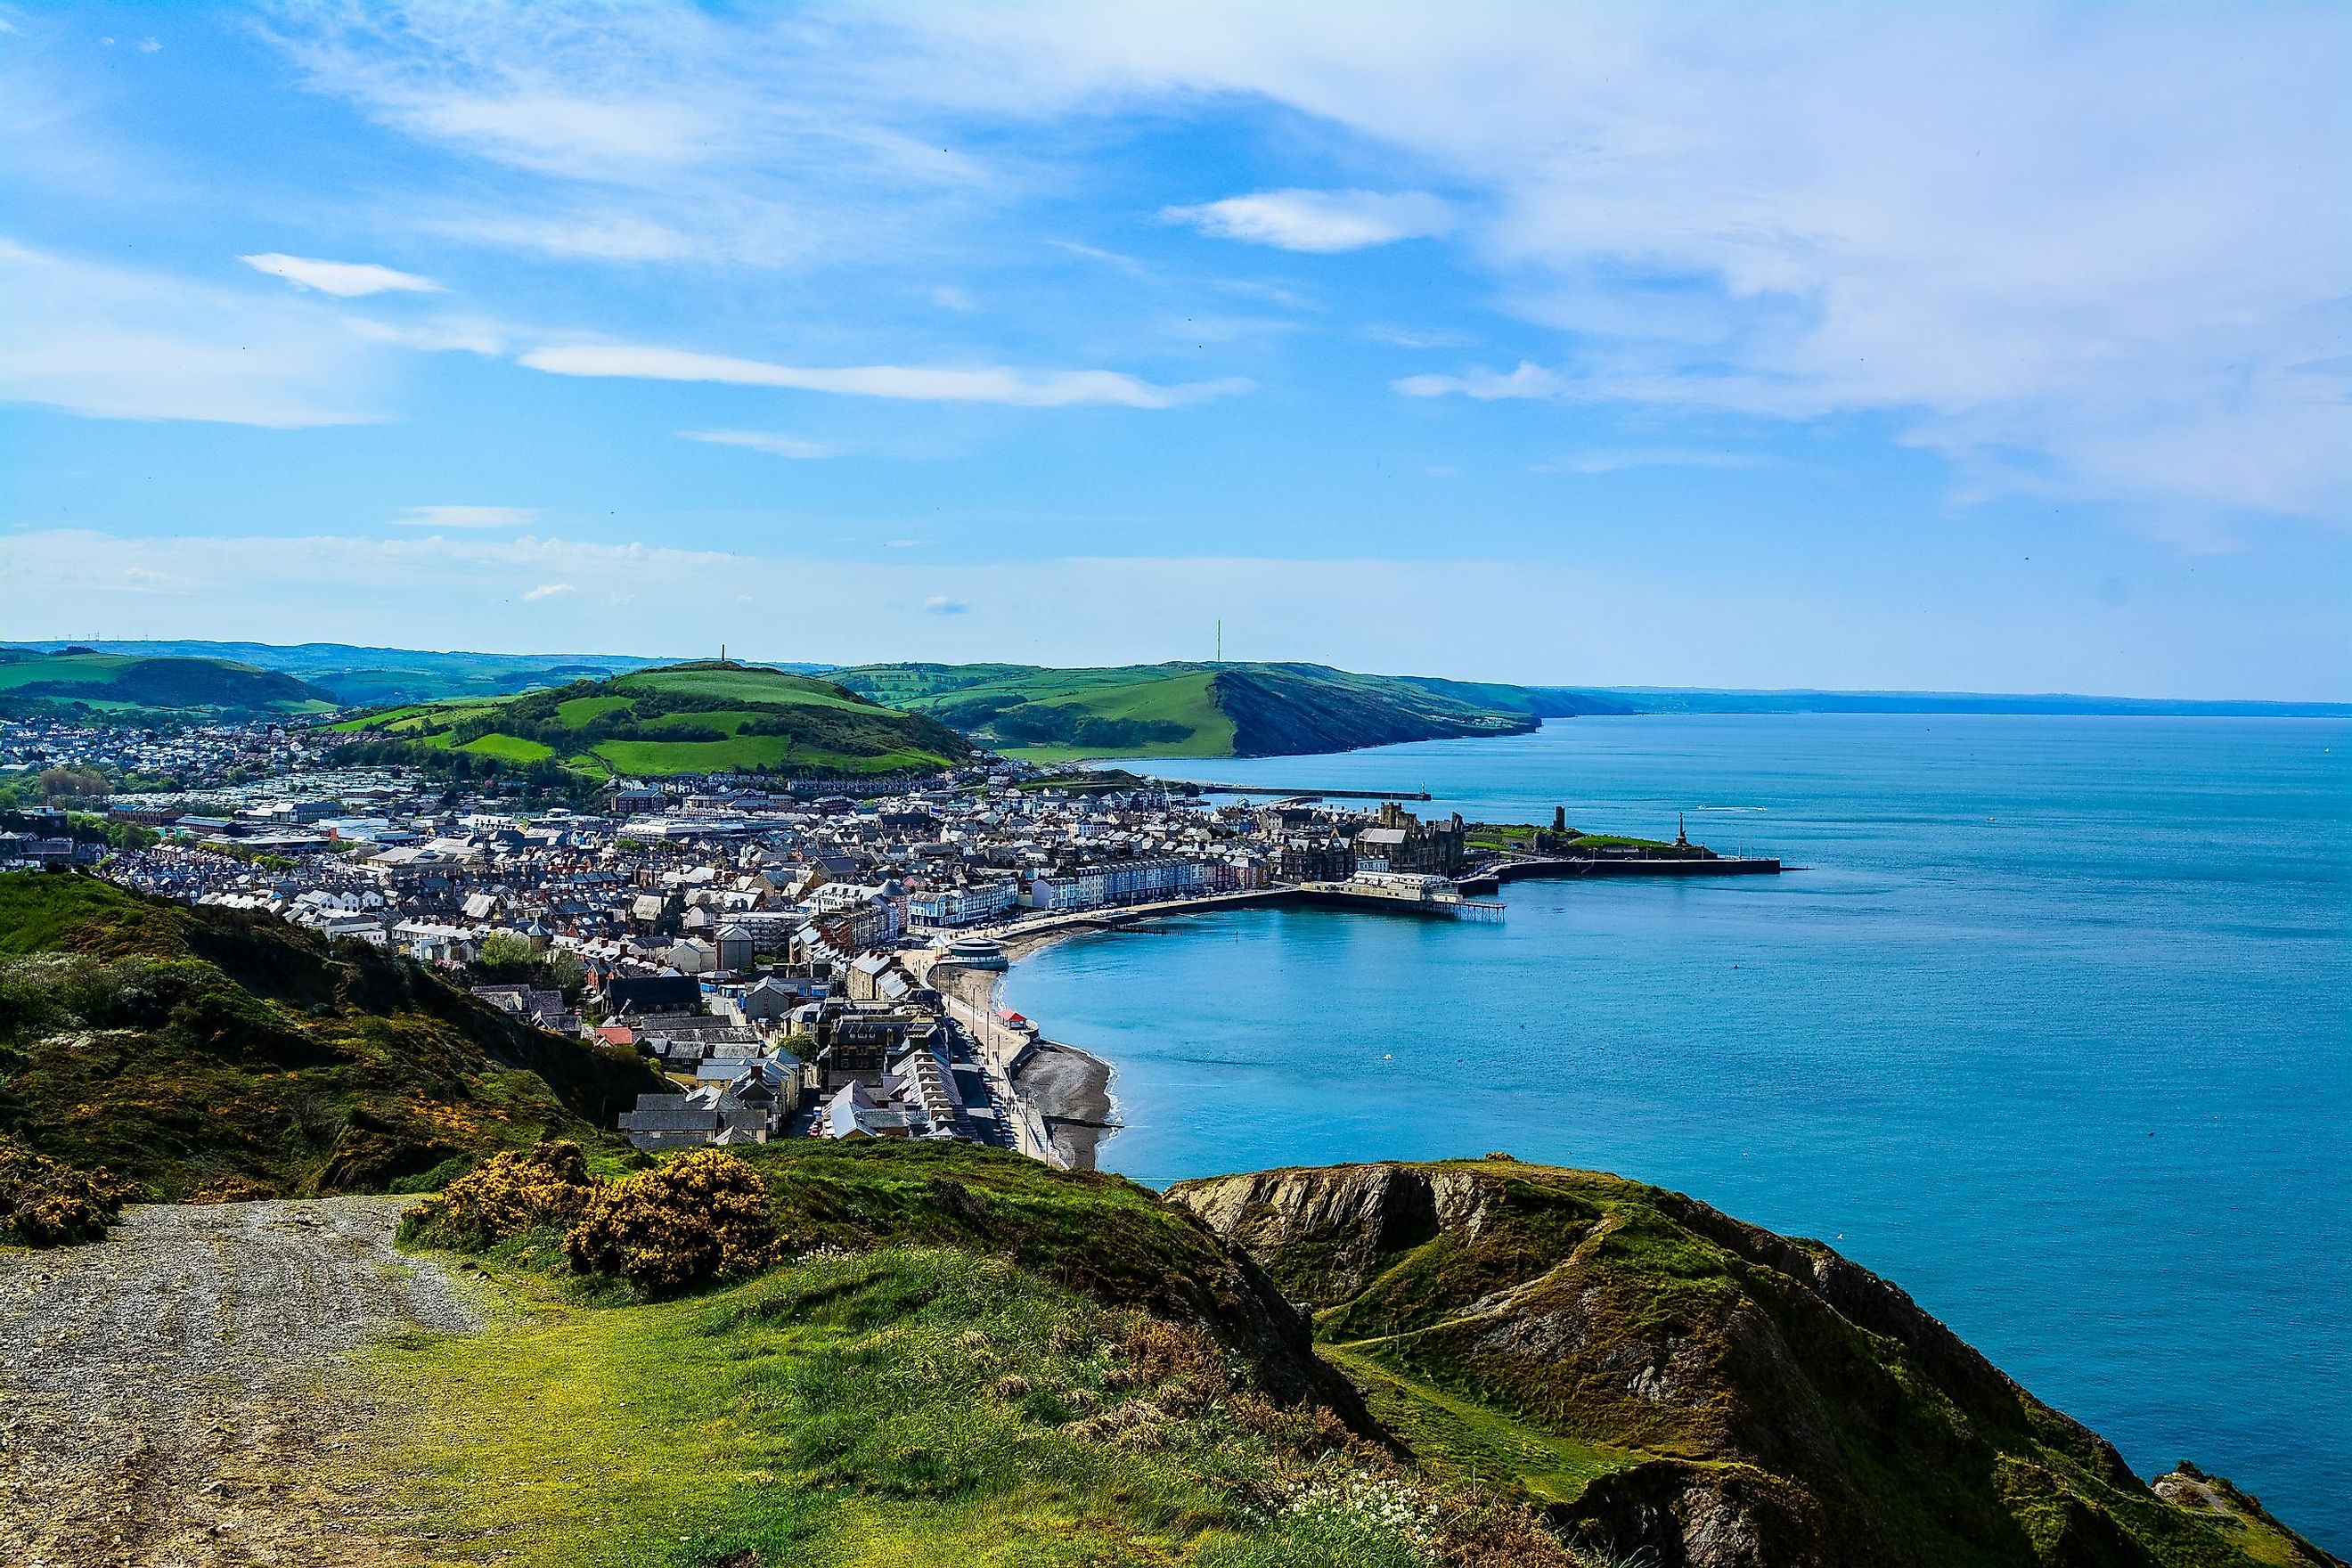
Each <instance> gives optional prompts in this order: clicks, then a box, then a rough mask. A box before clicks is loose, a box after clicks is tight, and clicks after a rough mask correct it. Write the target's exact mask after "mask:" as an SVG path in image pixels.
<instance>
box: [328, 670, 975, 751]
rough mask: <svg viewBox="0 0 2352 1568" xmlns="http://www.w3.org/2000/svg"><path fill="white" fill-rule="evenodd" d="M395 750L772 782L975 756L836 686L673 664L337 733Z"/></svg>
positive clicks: (938, 729) (382, 718) (433, 709)
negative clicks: (760, 776)
mask: <svg viewBox="0 0 2352 1568" xmlns="http://www.w3.org/2000/svg"><path fill="white" fill-rule="evenodd" d="M335 728H336V729H337V730H339V731H343V732H345V733H348V734H356V735H363V736H367V737H370V738H373V740H375V741H377V742H382V743H383V744H384V745H386V747H387V748H388V749H389V750H391V751H394V752H457V753H460V754H462V755H467V756H472V757H476V758H484V759H489V760H492V761H494V762H497V763H503V764H506V765H509V766H529V765H530V764H531V763H543V762H556V763H563V764H566V765H568V766H572V767H575V768H581V769H586V770H591V771H593V772H596V773H619V774H623V775H625V776H629V777H636V778H659V777H667V776H672V775H676V774H681V773H729V772H737V771H742V772H751V771H765V772H772V773H788V774H793V773H796V774H802V775H817V776H824V775H828V774H835V773H842V774H855V773H896V772H902V771H928V770H930V769H935V768H941V767H945V766H948V765H949V764H950V763H955V762H958V761H960V760H961V759H962V758H964V757H965V756H968V755H969V754H971V745H970V743H969V742H966V741H965V740H964V739H963V737H962V736H961V735H959V734H957V733H956V732H955V731H953V730H951V729H950V728H948V727H947V726H946V725H944V724H941V723H940V722H938V721H935V720H932V719H929V718H924V717H921V716H919V715H917V714H913V713H906V712H900V711H898V710H896V709H892V708H887V707H884V706H883V705H882V704H880V703H878V702H876V701H872V700H868V699H866V698H865V697H862V696H859V695H858V694H857V693H856V692H854V691H851V690H848V689H845V688H843V687H841V686H837V685H835V684H834V683H833V682H832V681H829V680H820V679H815V678H814V677H812V676H806V675H793V674H790V673H787V672H786V671H783V670H779V669H768V668H761V667H759V666H756V665H741V664H731V663H730V664H720V663H717V662H710V663H702V664H678V665H668V666H665V667H662V668H656V669H646V670H638V671H635V672H634V673H632V674H627V675H621V676H615V677H614V678H612V679H606V680H581V681H574V682H572V684H570V685H568V686H559V687H555V688H553V689H550V690H545V691H533V692H529V693H526V694H525V695H523V696H520V697H506V698H497V699H487V700H464V701H456V702H437V703H411V704H407V705H405V706H401V707H395V708H388V709H383V710H378V711H375V712H373V713H368V714H363V715H361V716H359V717H357V718H353V719H349V720H345V721H342V722H341V723H340V724H338V725H336V726H335Z"/></svg>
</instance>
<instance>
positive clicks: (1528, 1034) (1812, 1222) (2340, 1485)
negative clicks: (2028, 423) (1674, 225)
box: [1006, 714, 2352, 1553]
mask: <svg viewBox="0 0 2352 1568" xmlns="http://www.w3.org/2000/svg"><path fill="white" fill-rule="evenodd" d="M1168 776H1171V777H1175V776H1184V777H1192V778H1194V779H1201V780H1214V781H1216V782H1220V783H1227V784H1244V785H1252V786H1258V787H1263V788H1265V789H1267V790H1269V791H1272V790H1291V789H1313V788H1326V789H1365V790H1426V791H1428V792H1430V793H1431V794H1432V795H1433V796H1434V797H1435V798H1434V800H1433V801H1432V802H1430V803H1428V804H1426V805H1414V806H1413V807H1412V809H1415V810H1418V811H1421V812H1423V813H1425V814H1426V813H1438V814H1443V813H1446V812H1451V811H1460V812H1461V813H1462V814H1463V815H1464V816H1466V817H1469V818H1471V819H1472V820H1484V821H1489V822H1510V823H1539V824H1543V825H1546V826H1549V823H1550V822H1551V820H1552V814H1553V809H1554V807H1555V806H1559V807H1564V808H1565V809H1566V812H1567V816H1568V821H1569V823H1570V826H1575V827H1578V828H1581V829H1583V830H1585V831H1587V832H1610V833H1628V834H1635V835H1641V836H1645V837H1661V838H1672V837H1674V836H1675V830H1676V825H1677V822H1678V820H1679V821H1683V822H1686V823H1687V825H1688V830H1689V833H1690V837H1692V839H1693V840H1695V841H1697V842H1701V843H1705V844H1707V845H1709V846H1711V847H1714V848H1716V849H1717V850H1718V851H1721V852H1730V851H1735V850H1739V851H1748V852H1751V853H1755V854H1759V855H1767V856H1774V857H1778V858H1780V859H1781V860H1782V861H1784V862H1785V863H1786V865H1787V866H1788V867H1789V869H1788V870H1787V871H1785V872H1784V873H1783V874H1782V875H1780V876H1778V877H1769V876H1764V877H1728V878H1721V879H1692V880H1640V879H1622V880H1580V881H1530V882H1517V883H1513V884H1511V885H1510V886H1509V887H1508V888H1507V889H1505V891H1504V894H1503V898H1504V900H1505V902H1506V903H1507V905H1508V912H1507V918H1506V919H1505V920H1504V921H1502V922H1501V923H1499V924H1492V925H1489V924H1471V923H1455V922H1451V921H1430V920H1423V919H1415V918H1411V917H1406V916H1384V915H1379V914H1357V913H1342V912H1331V911H1321V910H1251V911H1237V912H1232V913H1225V914H1217V915H1210V916H1202V917H1194V918H1188V919H1181V920H1172V921H1164V922H1160V923H1159V924H1157V925H1155V926H1153V927H1151V928H1150V929H1148V930H1145V931H1137V932H1135V933H1132V934H1110V935H1103V936H1096V937H1088V938H1083V939H1079V940H1076V941H1073V942H1066V943H1063V944H1060V945H1057V946H1055V947H1052V948H1049V949H1047V950H1045V952H1042V953H1039V954H1038V955H1036V956H1034V957H1033V958H1031V959H1029V960H1028V961H1026V962H1024V963H1020V964H1019V965H1017V966H1016V967H1015V968H1014V970H1013V973H1012V974H1011V975H1010V976H1009V977H1008V981H1007V986H1006V996H1007V1000H1008V1001H1009V1003H1010V1004H1011V1005H1013V1006H1014V1007H1017V1008H1018V1009H1019V1010H1021V1011H1022V1012H1024V1013H1026V1014H1027V1015H1029V1016H1031V1017H1033V1018H1034V1019H1036V1020H1038V1021H1039V1023H1040V1024H1041V1025H1042V1026H1044V1028H1045V1032H1046V1033H1047V1034H1048V1035H1049V1036H1051V1037H1054V1038H1056V1039H1061V1040H1066V1041H1068V1042H1070V1043H1072V1044H1075V1045H1077V1046H1080V1047H1085V1048H1086V1049H1087V1050H1090V1051H1093V1052H1095V1053H1096V1054H1097V1055H1099V1056H1101V1057H1103V1058H1106V1059H1108V1061H1109V1062H1110V1063H1111V1064H1112V1065H1113V1067H1114V1068H1115V1069H1116V1076H1115V1077H1114V1079H1113V1081H1112V1093H1113V1095H1114V1097H1115V1100H1116V1112H1115V1114H1116V1116H1117V1117H1118V1120H1119V1121H1121V1122H1122V1123H1123V1130H1122V1131H1118V1133H1117V1134H1116V1135H1115V1136H1113V1137H1112V1138H1111V1139H1110V1140H1109V1141H1108V1142H1106V1143H1105V1144H1104V1146H1103V1149H1102V1154H1101V1160H1102V1163H1103V1164H1104V1165H1105V1166H1106V1167H1108V1168H1109V1169H1112V1170H1117V1171H1120V1172H1123V1173H1127V1174H1128V1175H1130V1176H1132V1177H1134V1178H1135V1179H1137V1180H1139V1181H1141V1182H1144V1183H1147V1184H1152V1185H1155V1186H1156V1185H1160V1184H1166V1183H1168V1182H1171V1181H1174V1180H1177V1179H1179V1178H1182V1177H1188V1176H1200V1175H1207V1174H1212V1173H1220V1172H1230V1171H1247V1170H1255V1169H1262V1168H1265V1167H1269V1166H1276V1165H1295V1164H1319V1163H1330V1162H1336V1161H1348V1160H1371V1159H1383V1158H1402V1159H1423V1158H1433V1157H1437V1156H1458V1155H1479V1154H1484V1153H1486V1152H1490V1151H1501V1152H1507V1153H1510V1154H1512V1155H1515V1156H1517V1157H1518V1158H1520V1159H1523V1160H1531V1161H1541V1162H1545V1163H1557V1164H1565V1165H1575V1166H1582V1167H1587V1168H1591V1169H1599V1170H1607V1171H1613V1172H1617V1173H1621V1174H1623V1175H1627V1176H1632V1177H1636V1178H1639V1179H1641V1180H1643V1181H1646V1182H1653V1183H1656V1184H1661V1185H1664V1186H1668V1187H1674V1188H1677V1189H1679V1190H1681V1191H1683V1192H1686V1193H1690V1194H1694V1195H1696V1196H1697V1197H1700V1198H1703V1199H1705V1200H1706V1201H1707V1202H1708V1203H1711V1204H1714V1205H1717V1207H1719V1208H1722V1209H1725V1210H1727V1211H1728V1212H1729V1213H1731V1214H1733V1215H1738V1216H1739V1217H1741V1218H1743V1219H1747V1220H1750V1221H1754V1222H1756V1223H1758V1224H1760V1225H1764V1226H1769V1227H1771V1228H1772V1229H1775V1230H1779V1231H1783V1232H1788V1233H1792V1234H1796V1235H1802V1236H1811V1237H1820V1238H1821V1239H1822V1240H1824V1241H1827V1242H1829V1243H1831V1244H1832V1245H1833V1246H1834V1247H1837V1248H1838V1249H1839V1250H1840V1251H1842V1252H1843V1253H1844V1254H1845V1255H1846V1256H1848V1257H1849V1258H1853V1259H1855V1260H1856V1261H1858V1262H1860V1263H1862V1264H1864V1266H1866V1267H1868V1268H1873V1269H1875V1270H1877V1271H1878V1272H1880V1273H1882V1274H1884V1275H1885V1276H1887V1277H1888V1278H1890V1279H1894V1280H1895V1281H1896V1282H1897V1283H1898V1284H1900V1285H1902V1286H1903V1287H1904V1288H1905V1289H1907V1290H1908V1291H1910V1293H1911V1294H1912V1295H1913V1296H1914V1297H1915V1298H1916V1300H1918V1301H1919V1302H1920V1303H1921V1305H1923V1306H1924V1307H1926V1308H1927V1310H1929V1311H1932V1312H1934V1313H1935V1314H1936V1315H1937V1317H1939V1318H1941V1319H1943V1320H1944V1321H1946V1322H1948V1323H1949V1324H1950V1325H1951V1326H1952V1327H1953V1328H1954V1329H1955V1330H1956V1331H1958V1332H1959V1333H1960V1334H1961V1335H1963V1336H1964V1337H1965V1338H1967V1339H1968V1340H1969V1342H1972V1343H1974V1344H1975V1345H1977V1346H1978V1347H1979V1349H1981V1350H1982V1351H1984V1352H1986V1353H1987V1354H1989V1355H1990V1357H1991V1358H1992V1359H1993V1360H1994V1361H1995V1362H1996V1363H1999V1364H2000V1366H2001V1367H2002V1368H2003V1369H2004V1370H2005V1371H2007V1372H2008V1373H2010V1374H2011V1375H2012V1376H2013V1377H2015V1378H2016V1379H2017V1380H2018V1381H2019V1382H2020V1383H2021V1384H2024V1385H2025V1386H2026V1387H2027V1388H2029V1389H2031V1390H2032V1391H2033V1392H2034V1393H2035V1394H2039V1395H2040V1396H2041V1397H2042V1398H2043V1399H2045V1400H2047V1401H2049V1402H2050V1403H2052V1404H2053V1405H2057V1406H2058V1407H2059V1408H2061V1409H2063V1410H2065V1411H2066V1412H2068V1413H2069V1414H2071V1415H2074V1416H2076V1417H2077V1418H2079V1419H2081V1420H2083V1421H2084V1422H2086V1423H2088V1424H2089V1425H2090V1426H2092V1427H2094V1428H2095V1430H2097V1431H2099V1432H2100V1433H2102V1434H2104V1435H2105V1436H2107V1437H2108V1438H2109V1439H2110V1440H2112V1441H2113V1442H2115V1443H2116V1445H2117V1447H2120V1448H2121V1450H2122V1451H2123V1453H2124V1455H2125V1457H2126V1458H2127V1459H2128V1460H2129V1461H2130V1462H2131V1464H2132V1465H2133V1467H2134V1468H2136V1469H2137V1470H2138V1471H2139V1472H2140V1473H2141V1474H2143V1475H2153V1474H2156V1473H2158V1472H2160V1471H2162V1470H2164V1469H2167V1468H2170V1467H2171V1466H2172V1465H2173V1464H2174V1463H2175V1462H2176V1461H2177V1460H2179V1459H2183V1458H2187V1459H2192V1460H2194V1461H2195V1462H2197V1463H2198V1464H2199V1465H2200V1466H2202V1467H2203V1468H2206V1469H2208V1470H2210V1471H2213V1472H2217V1473H2220V1474H2223V1475H2227V1476H2229V1477H2231V1479H2234V1480H2236V1481H2238V1482H2239V1483H2240V1484H2241V1485H2242V1486H2244V1487H2246V1488H2247V1489H2250V1490H2252V1491H2253V1492H2255V1493H2256V1494H2257V1495H2259V1496H2260V1497H2261V1498H2262V1499H2263V1500H2264V1501H2265V1503H2267V1504H2269V1505H2270V1506H2271V1507H2272V1508H2273V1510H2275V1511H2276V1512H2278V1513H2279V1514H2280V1516H2281V1517H2282V1518H2284V1520H2286V1521H2288V1522H2289V1523H2291V1524H2293V1525H2294V1526H2295V1527H2296V1528H2298V1529H2301V1530H2302V1531H2305V1533H2306V1534H2308V1535H2310V1536H2312V1537H2313V1538H2314V1539H2315V1540H2316V1541H2318V1542H2321V1543H2322V1544H2324V1545H2326V1546H2327V1547H2329V1548H2330V1549H2332V1550H2334V1551H2336V1552H2339V1553H2352V1114H2348V1113H2352V723H2347V722H2346V721H2340V720H2318V719H2278V720H2272V719H2217V718H2180V719H2166V718H2082V717H2065V718H2041V717H2026V716H2015V715H2000V716H1975V715H1949V714H1939V715H1934V716H1924V717H1908V716H1892V715H1882V714H1869V715H1862V714H1853V715H1849V714H1824V715H1804V714H1772V715H1759V716H1748V715H1738V716H1733V715H1720V716H1718V715H1699V716H1671V717H1669V716H1655V717H1640V718H1580V719H1573V720H1566V721H1553V722H1550V723H1547V724H1546V725H1544V727H1543V728H1542V729H1541V730H1540V731H1537V732H1534V733H1531V734H1528V735H1523V736H1517V737H1512V738H1507V739H1486V740H1469V741H1452V742H1427V743H1423V744H1416V745H1405V746H1391V747H1385V748H1381V749H1378V750H1371V751H1363V752H1346V753H1341V754H1337V755H1331V756H1313V757H1282V758H1273V759H1256V760H1247V761H1218V762H1195V763H1184V764H1178V765H1173V766H1171V769H1170V770H1168Z"/></svg>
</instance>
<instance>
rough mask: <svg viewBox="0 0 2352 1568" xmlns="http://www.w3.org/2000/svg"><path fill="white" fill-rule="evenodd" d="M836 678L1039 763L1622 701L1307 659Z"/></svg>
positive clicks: (1248, 746) (1374, 739)
mask: <svg viewBox="0 0 2352 1568" xmlns="http://www.w3.org/2000/svg"><path fill="white" fill-rule="evenodd" d="M835 679H838V680H839V681H840V682H841V683H842V684H843V685H844V686H846V687H848V688H850V689H852V690H855V691H859V692H863V693H864V694H866V696H869V697H872V698H874V699H875V700H877V701H882V702H888V703H891V704H893V705H895V706H898V707H901V708H907V709H910V710H914V711H917V712H921V713H929V714H930V715H932V716H934V717H936V718H938V719H940V720H941V721H945V722H946V723H948V724H950V725H953V726H954V727H955V728H956V729H958V730H961V731H963V732H964V733H965V734H968V735H971V736H972V737H974V738H975V739H978V740H981V741H983V742H987V743H989V744H991V745H993V746H997V747H1000V748H1002V749H1003V750H1006V751H1010V752H1016V753H1018V754H1021V755H1024V756H1029V757H1033V758H1035V759H1037V760H1040V761H1057V760H1063V759H1067V758H1071V757H1095V756H1139V757H1231V756H1242V757H1266V756H1297V755H1303V754H1306V753H1309V752H1331V751H1345V750H1349V749H1351V748H1354V747H1358V746H1381V745H1390V744H1393V743H1395V742H1401V741H1427V740H1439V739H1444V738H1447V737H1452V736H1462V735H1505V734H1516V733H1518V732H1520V731H1526V730H1529V729H1532V728H1534V726H1535V724H1536V722H1537V721H1538V720H1540V719H1542V718H1547V717H1562V716H1565V715H1567V714H1570V713H1578V712H1608V711H1615V710H1616V709H1615V708H1614V706H1613V705H1612V704H1609V703H1607V702H1605V701H1591V702H1580V701H1577V700H1571V699H1570V698H1568V697H1566V696H1565V695H1564V694H1559V693H1551V692H1538V691H1535V690H1532V689H1524V688H1519V687H1510V686H1480V685H1475V684H1472V683H1465V682H1457V681H1444V680H1436V679H1427V678H1422V677H1407V676H1386V675H1357V674H1352V673H1350V672H1349V671H1347V670H1343V669H1332V668H1328V667H1326V666H1323V665H1316V664H1218V665H1209V664H1152V665H1127V666H1118V667H1112V668H1099V669H1048V668H1038V667H1036V666H1033V665H1013V664H967V665H938V664H897V665H864V666H860V667H857V668H852V669H845V670H840V671H836V672H835Z"/></svg>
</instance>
